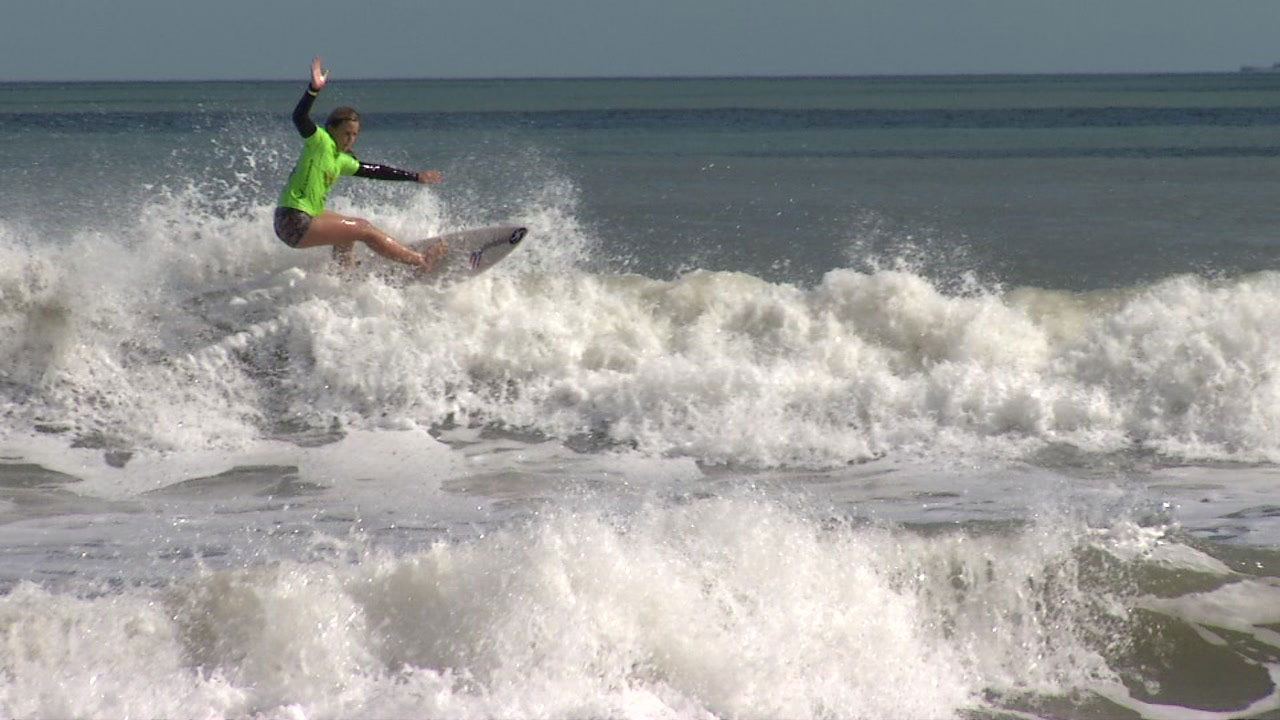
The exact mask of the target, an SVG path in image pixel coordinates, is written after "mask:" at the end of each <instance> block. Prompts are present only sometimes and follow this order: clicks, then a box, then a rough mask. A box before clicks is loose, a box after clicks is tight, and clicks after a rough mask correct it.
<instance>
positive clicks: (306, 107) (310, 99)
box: [293, 84, 319, 138]
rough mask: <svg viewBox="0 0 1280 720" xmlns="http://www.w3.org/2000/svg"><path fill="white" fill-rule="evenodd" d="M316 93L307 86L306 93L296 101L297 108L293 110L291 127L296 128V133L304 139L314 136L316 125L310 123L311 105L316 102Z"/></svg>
mask: <svg viewBox="0 0 1280 720" xmlns="http://www.w3.org/2000/svg"><path fill="white" fill-rule="evenodd" d="M318 94H319V93H316V92H315V91H313V90H312V89H311V85H310V84H308V85H307V91H306V92H305V93H303V94H302V99H301V100H299V101H298V105H297V107H295V108H294V109H293V126H294V127H296V128H298V132H299V133H300V134H301V135H302V137H304V138H309V137H311V136H312V135H315V134H316V124H315V123H313V122H311V105H312V104H313V103H315V101H316V95H318Z"/></svg>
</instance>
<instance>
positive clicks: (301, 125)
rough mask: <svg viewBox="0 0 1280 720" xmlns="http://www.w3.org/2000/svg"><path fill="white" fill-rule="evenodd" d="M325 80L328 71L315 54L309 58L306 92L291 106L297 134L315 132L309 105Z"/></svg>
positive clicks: (322, 86) (310, 134)
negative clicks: (308, 77) (308, 82)
mask: <svg viewBox="0 0 1280 720" xmlns="http://www.w3.org/2000/svg"><path fill="white" fill-rule="evenodd" d="M327 82H329V71H327V70H325V69H324V68H323V67H322V66H321V64H320V56H319V55H317V56H315V57H313V58H311V84H310V85H308V86H307V92H306V93H304V94H303V96H302V99H301V100H299V101H298V104H297V106H296V107H294V108H293V126H294V127H295V128H297V129H298V134H300V135H302V137H304V138H309V137H311V136H312V135H315V134H316V124H315V123H314V122H312V121H311V106H312V105H313V104H314V103H315V101H316V96H317V95H319V94H320V90H321V89H323V88H324V85H325V83H327Z"/></svg>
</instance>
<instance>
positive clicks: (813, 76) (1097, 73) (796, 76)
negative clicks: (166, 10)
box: [0, 68, 1275, 85]
mask: <svg viewBox="0 0 1280 720" xmlns="http://www.w3.org/2000/svg"><path fill="white" fill-rule="evenodd" d="M1269 74H1275V73H1274V72H1265V71H1263V72H1259V71H1254V72H1249V71H1247V70H1244V69H1243V68H1240V69H1236V70H1161V71H1150V70H1148V71H1139V70H1091V71H1037V72H1014V71H1005V72H921V73H777V74H773V73H763V74H744V75H732V74H717V73H711V74H706V75H696V74H687V75H686V74H669V75H475V76H470V75H467V76H462V75H459V76H436V77H428V76H417V77H414V76H383V77H378V76H365V77H350V78H342V79H340V80H334V81H333V82H423V81H427V82H483V81H504V82H509V81H539V82H545V81H585V80H823V79H831V80H835V79H883V78H966V77H969V78H981V77H1107V76H1116V77H1118V76H1139V75H1148V76H1161V75H1269ZM305 81H306V78H305V77H304V78H281V77H275V78H271V77H256V78H251V77H239V78H110V79H107V78H96V79H95V78H82V79H66V78H62V79H51V78H46V79H39V78H31V79H8V78H0V83H4V84H13V85H18V84H24V83H30V84H38V83H46V84H55V83H61V84H94V83H97V84H108V83H237V82H264V83H266V82H270V83H275V82H280V83H285V82H305Z"/></svg>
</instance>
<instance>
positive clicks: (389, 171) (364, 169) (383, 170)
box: [356, 162, 418, 182]
mask: <svg viewBox="0 0 1280 720" xmlns="http://www.w3.org/2000/svg"><path fill="white" fill-rule="evenodd" d="M356 177H362V178H373V179H374V180H412V181H415V182H416V181H417V180H418V173H416V172H409V171H408V170H401V169H400V168H393V167H389V166H387V165H375V164H374V163H367V162H362V163H360V169H359V170H356Z"/></svg>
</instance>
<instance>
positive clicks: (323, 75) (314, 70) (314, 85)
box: [311, 55, 329, 91]
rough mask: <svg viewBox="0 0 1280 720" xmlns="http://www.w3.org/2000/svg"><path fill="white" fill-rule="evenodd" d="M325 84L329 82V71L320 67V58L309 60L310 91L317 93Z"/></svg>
mask: <svg viewBox="0 0 1280 720" xmlns="http://www.w3.org/2000/svg"><path fill="white" fill-rule="evenodd" d="M327 82H329V71H328V70H325V69H324V67H323V66H322V65H321V63H320V56H319V55H317V56H315V57H313V58H311V89H312V90H316V91H319V90H320V89H321V88H323V87H324V84H325V83H327Z"/></svg>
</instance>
